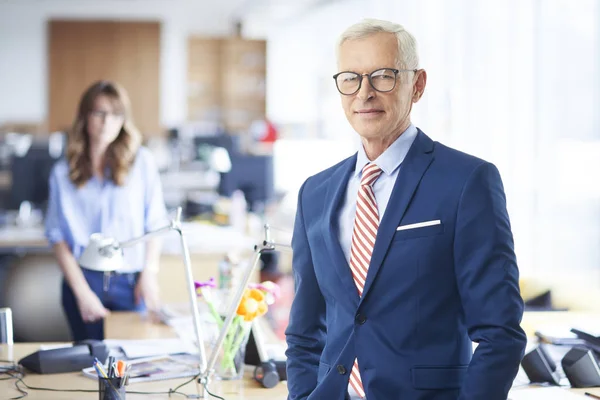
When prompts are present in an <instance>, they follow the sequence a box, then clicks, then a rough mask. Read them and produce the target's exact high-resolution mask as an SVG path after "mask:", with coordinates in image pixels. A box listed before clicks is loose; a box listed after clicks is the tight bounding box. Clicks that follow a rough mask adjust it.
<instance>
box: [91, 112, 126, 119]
mask: <svg viewBox="0 0 600 400" xmlns="http://www.w3.org/2000/svg"><path fill="white" fill-rule="evenodd" d="M90 116H91V117H94V118H98V119H101V120H105V119H106V117H109V116H110V117H111V118H113V119H119V120H122V119H125V114H123V113H118V112H109V111H102V110H92V111H90Z"/></svg>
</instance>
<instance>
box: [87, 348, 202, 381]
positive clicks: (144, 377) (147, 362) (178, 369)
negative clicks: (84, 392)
mask: <svg viewBox="0 0 600 400" xmlns="http://www.w3.org/2000/svg"><path fill="white" fill-rule="evenodd" d="M128 363H129V364H131V370H130V375H129V383H139V382H150V381H160V380H166V379H177V378H187V377H192V376H194V375H198V374H199V373H200V370H199V368H198V356H194V355H191V354H179V355H170V356H161V357H148V358H140V359H137V360H134V361H129V362H128ZM83 374H84V375H85V376H86V377H88V378H92V379H98V374H97V373H96V370H95V369H94V367H89V368H85V369H84V370H83Z"/></svg>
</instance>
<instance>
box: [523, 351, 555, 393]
mask: <svg viewBox="0 0 600 400" xmlns="http://www.w3.org/2000/svg"><path fill="white" fill-rule="evenodd" d="M521 366H522V367H523V370H524V371H525V373H526V374H527V377H528V378H529V381H530V382H531V383H550V384H553V385H557V386H559V385H560V375H559V372H558V371H557V370H556V363H555V362H554V360H552V358H551V357H550V356H549V355H548V353H547V352H546V350H545V348H544V345H539V346H538V347H536V348H535V349H533V350H532V351H530V352H529V353H527V354H526V355H525V357H523V360H521Z"/></svg>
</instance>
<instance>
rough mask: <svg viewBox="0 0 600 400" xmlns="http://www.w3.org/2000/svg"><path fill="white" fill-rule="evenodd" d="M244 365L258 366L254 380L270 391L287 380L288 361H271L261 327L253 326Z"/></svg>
mask: <svg viewBox="0 0 600 400" xmlns="http://www.w3.org/2000/svg"><path fill="white" fill-rule="evenodd" d="M244 363H245V364H248V365H256V368H254V379H255V380H256V381H257V382H259V383H260V384H261V385H263V387H265V388H267V389H270V388H272V387H275V386H277V384H278V383H279V382H280V381H286V380H287V372H286V361H285V360H273V359H269V356H268V354H267V352H266V351H265V348H264V339H263V336H262V332H261V330H260V327H259V326H258V325H256V324H253V325H252V330H251V331H250V337H249V338H248V344H247V345H246V356H245V359H244Z"/></svg>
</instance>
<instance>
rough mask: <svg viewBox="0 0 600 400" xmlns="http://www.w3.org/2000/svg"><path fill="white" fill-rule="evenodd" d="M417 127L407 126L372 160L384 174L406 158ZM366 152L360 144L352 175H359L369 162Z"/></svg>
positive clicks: (389, 172)
mask: <svg viewBox="0 0 600 400" xmlns="http://www.w3.org/2000/svg"><path fill="white" fill-rule="evenodd" d="M417 133H418V131H417V128H416V127H415V126H414V125H413V124H410V125H409V126H408V128H406V130H405V131H404V132H402V134H401V135H400V136H399V137H398V139H396V140H395V141H394V143H392V144H391V145H390V147H388V148H387V149H385V151H384V152H383V153H382V154H381V155H380V156H379V157H377V159H376V160H375V161H374V163H375V164H377V165H378V166H379V168H381V170H382V171H383V173H384V174H386V175H391V174H392V173H394V171H396V169H397V168H398V167H400V164H402V162H403V161H404V159H405V158H406V154H408V150H409V149H410V146H412V144H413V142H414V140H415V138H416V137H417ZM369 162H370V161H369V159H368V158H367V153H365V149H364V148H363V146H362V145H360V146H359V149H358V155H357V157H356V167H355V168H354V176H355V177H360V175H361V173H362V169H363V168H364V166H365V165H367V164H368V163H369Z"/></svg>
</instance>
